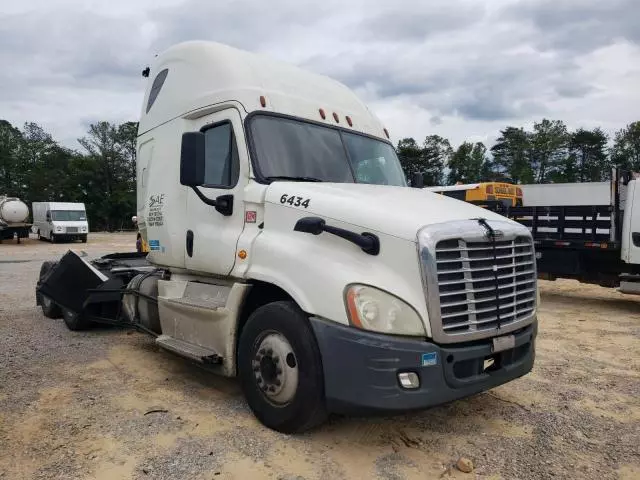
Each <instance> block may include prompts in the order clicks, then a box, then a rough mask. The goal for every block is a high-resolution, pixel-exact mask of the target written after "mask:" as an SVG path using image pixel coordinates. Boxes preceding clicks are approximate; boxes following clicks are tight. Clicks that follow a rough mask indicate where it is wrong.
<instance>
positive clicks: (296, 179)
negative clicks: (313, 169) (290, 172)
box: [264, 175, 323, 182]
mask: <svg viewBox="0 0 640 480" xmlns="http://www.w3.org/2000/svg"><path fill="white" fill-rule="evenodd" d="M264 179H265V180H269V181H270V182H272V181H274V180H291V181H294V182H322V181H323V180H320V179H319V178H315V177H290V176H287V175H273V176H271V177H264Z"/></svg>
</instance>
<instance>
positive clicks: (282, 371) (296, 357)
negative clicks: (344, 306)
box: [238, 301, 327, 433]
mask: <svg viewBox="0 0 640 480" xmlns="http://www.w3.org/2000/svg"><path fill="white" fill-rule="evenodd" d="M238 372H239V375H240V383H241V385H242V390H243V392H244V395H245V398H246V399H247V403H248V404H249V407H250V408H251V410H252V411H253V413H254V415H255V416H256V417H257V418H258V420H260V422H262V423H263V424H264V425H265V426H267V427H269V428H271V429H273V430H277V431H279V432H282V433H296V432H303V431H305V430H309V429H311V428H313V427H315V426H317V425H320V424H321V423H323V422H324V421H325V420H326V418H327V410H326V406H325V398H324V376H323V372H322V359H321V357H320V350H319V349H318V345H317V343H316V339H315V335H314V333H313V330H312V329H311V325H310V324H309V319H308V318H307V316H306V315H305V314H304V313H303V312H302V311H301V310H300V308H299V307H298V306H297V305H296V304H295V303H293V302H286V301H281V302H273V303H269V304H267V305H264V306H262V307H260V308H258V309H257V310H256V311H254V312H253V313H252V314H251V316H250V317H249V319H248V320H247V323H246V325H245V326H244V328H243V330H242V333H241V335H240V342H239V346H238Z"/></svg>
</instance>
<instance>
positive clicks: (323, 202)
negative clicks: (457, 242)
mask: <svg viewBox="0 0 640 480" xmlns="http://www.w3.org/2000/svg"><path fill="white" fill-rule="evenodd" d="M291 197H294V200H293V201H291V200H289V199H290V198H291ZM298 197H299V199H300V201H298ZM265 200H266V202H267V203H272V204H276V205H282V206H283V207H288V208H294V209H297V210H300V211H301V214H302V216H320V217H323V218H325V219H334V220H338V221H342V222H346V223H350V224H352V225H357V226H359V227H361V228H362V229H363V230H371V231H377V232H381V233H386V234H388V235H393V236H396V237H400V238H403V239H405V240H410V241H416V235H417V232H418V230H419V229H420V228H422V227H423V226H425V225H430V224H434V223H442V222H447V221H451V220H465V219H470V218H485V219H487V220H491V219H494V220H502V221H503V222H504V221H510V220H507V219H506V218H505V217H503V216H501V215H498V214H497V213H493V212H491V211H489V210H486V209H484V208H480V207H477V206H475V205H472V204H470V203H466V202H463V201H460V200H456V199H453V198H450V197H446V196H444V195H440V194H436V193H432V192H429V191H427V190H423V189H417V188H407V187H392V186H386V185H367V184H357V183H356V184H354V183H324V182H323V183H303V182H274V183H272V184H271V185H270V186H269V188H268V189H267V194H266V199H265ZM307 200H308V202H307ZM305 204H306V205H307V206H306V207H305V206H304V205H305Z"/></svg>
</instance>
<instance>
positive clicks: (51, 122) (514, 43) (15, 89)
mask: <svg viewBox="0 0 640 480" xmlns="http://www.w3.org/2000/svg"><path fill="white" fill-rule="evenodd" d="M639 20H640V1H638V0H484V1H483V0H444V1H441V0H428V1H427V0H424V1H419V0H393V1H389V0H366V1H365V0H322V1H319V0H318V1H314V2H309V1H304V0H269V1H265V0H109V1H104V0H100V1H95V0H55V1H54V0H21V1H9V0H3V1H2V2H1V3H0V61H1V62H2V64H3V65H4V66H5V67H4V68H3V69H2V72H1V73H0V118H5V119H7V120H9V121H10V122H12V123H13V124H15V125H21V124H22V123H23V122H25V121H36V122H38V123H40V124H42V125H43V126H44V127H45V128H46V129H47V130H48V131H50V132H51V133H52V134H53V135H54V136H55V137H56V138H57V139H59V140H61V141H63V142H64V143H65V144H66V145H68V146H77V144H76V142H75V139H76V138H77V137H79V136H81V135H82V134H83V133H84V132H85V131H86V128H87V125H88V124H90V123H91V122H94V121H96V120H103V119H104V120H110V121H114V122H122V121H126V120H135V119H136V118H137V116H138V112H139V109H140V102H141V100H142V95H143V88H144V81H145V80H144V79H143V78H142V77H141V75H140V72H141V70H142V69H143V68H144V66H145V65H146V64H147V63H148V62H149V61H150V60H151V59H152V58H153V55H155V54H156V53H158V52H160V51H162V50H163V49H164V48H166V47H168V46H169V45H171V44H173V43H176V42H179V41H183V40H192V39H205V40H216V41H220V42H223V43H227V44H230V45H234V46H237V47H240V48H245V49H249V50H253V51H258V52H263V53H266V54H268V55H271V56H273V57H277V58H279V59H282V60H285V61H288V62H292V63H295V64H298V65H300V66H303V67H305V68H308V69H311V70H314V71H316V72H320V73H323V74H327V75H330V76H332V77H335V78H337V79H338V80H341V81H342V82H344V83H346V84H347V85H349V86H350V87H352V88H354V89H355V90H356V91H357V92H358V94H359V95H360V96H361V97H362V98H363V99H364V100H365V101H366V102H368V103H369V104H370V105H371V107H372V108H373V110H374V111H375V112H376V113H377V114H378V116H379V117H380V118H381V119H382V120H383V121H384V122H385V124H386V125H387V126H388V127H389V130H390V131H391V134H392V136H393V138H394V140H397V139H399V138H401V137H405V136H413V137H415V138H416V139H422V138H424V136H425V135H428V134H433V133H437V134H440V135H443V136H445V137H447V138H449V139H450V140H451V142H452V144H454V145H457V144H459V143H460V142H461V141H463V140H465V139H470V140H474V141H476V140H480V141H485V142H487V143H488V144H491V143H492V142H493V140H494V139H495V137H496V135H497V133H498V130H499V129H500V128H503V127H504V126H506V125H509V124H511V125H531V124H532V123H533V122H534V121H537V120H540V119H541V118H543V117H545V116H546V117H548V118H553V119H562V120H565V121H566V122H567V124H568V125H569V127H570V128H576V127H580V126H583V127H594V126H598V125H599V126H602V127H603V128H604V129H605V130H607V131H608V132H613V131H615V130H617V129H618V128H621V127H622V126H624V125H625V124H627V123H629V122H631V121H635V120H640V22H639Z"/></svg>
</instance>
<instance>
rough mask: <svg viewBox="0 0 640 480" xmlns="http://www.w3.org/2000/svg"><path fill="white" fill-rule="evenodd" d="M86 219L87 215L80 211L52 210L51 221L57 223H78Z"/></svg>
mask: <svg viewBox="0 0 640 480" xmlns="http://www.w3.org/2000/svg"><path fill="white" fill-rule="evenodd" d="M86 219H87V214H86V213H85V212H84V211H82V210H53V211H52V212H51V220H55V221H58V222H78V221H84V220H86Z"/></svg>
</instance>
